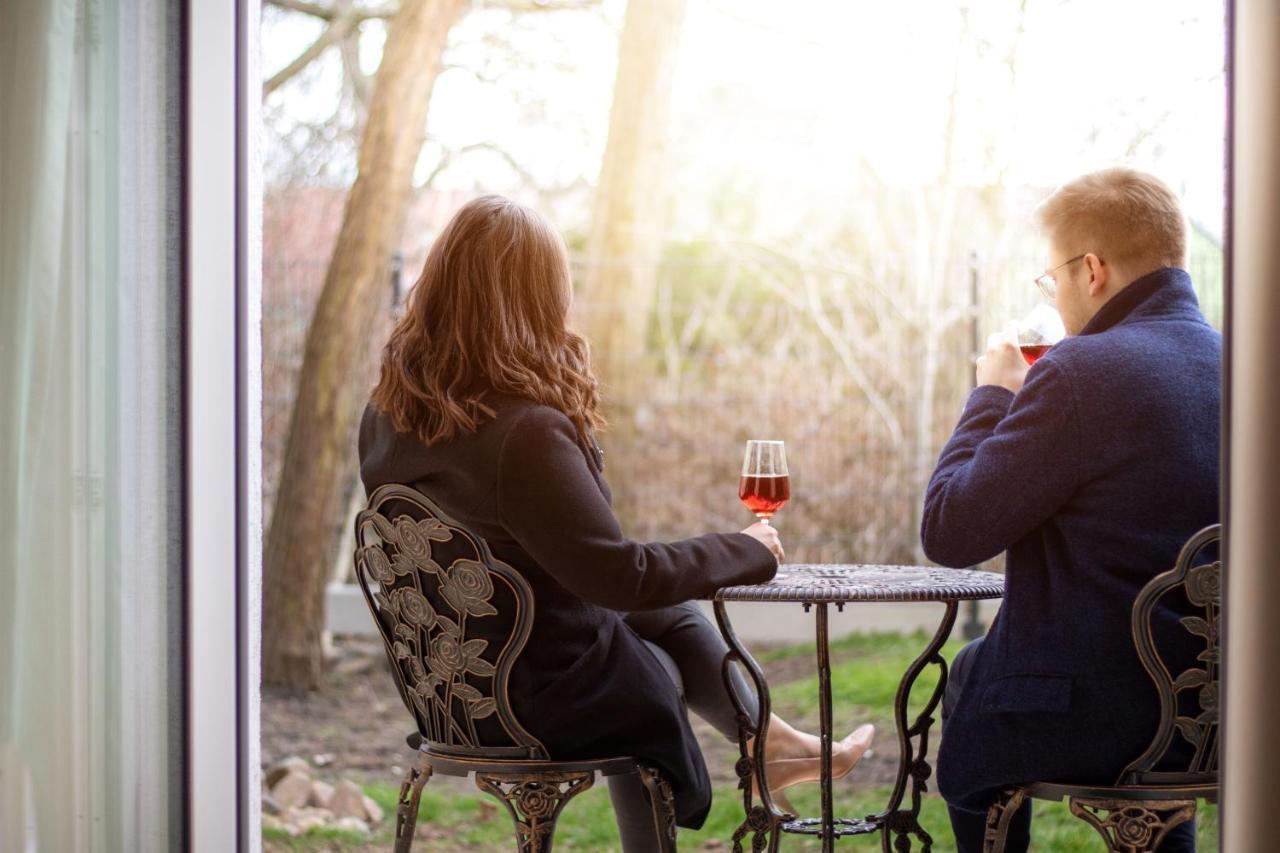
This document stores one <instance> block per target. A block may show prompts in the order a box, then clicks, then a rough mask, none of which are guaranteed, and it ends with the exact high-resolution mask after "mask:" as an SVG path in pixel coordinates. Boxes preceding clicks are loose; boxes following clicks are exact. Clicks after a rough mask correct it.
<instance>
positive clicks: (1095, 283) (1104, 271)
mask: <svg viewBox="0 0 1280 853" xmlns="http://www.w3.org/2000/svg"><path fill="white" fill-rule="evenodd" d="M1084 265H1085V268H1086V269H1088V270H1089V295H1090V296H1101V295H1102V294H1103V293H1106V291H1107V281H1108V280H1109V279H1110V278H1111V268H1110V267H1109V266H1108V265H1106V264H1104V263H1103V262H1102V258H1099V257H1098V256H1097V255H1095V254H1093V253H1092V252H1090V253H1089V254H1087V255H1085V256H1084Z"/></svg>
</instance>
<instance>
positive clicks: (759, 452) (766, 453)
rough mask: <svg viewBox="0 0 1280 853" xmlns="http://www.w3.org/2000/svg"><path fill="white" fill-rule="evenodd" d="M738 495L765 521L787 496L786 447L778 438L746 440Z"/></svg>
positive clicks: (788, 480)
mask: <svg viewBox="0 0 1280 853" xmlns="http://www.w3.org/2000/svg"><path fill="white" fill-rule="evenodd" d="M738 498H739V499H740V500H741V501H742V502H743V503H744V504H746V505H747V509H749V510H751V511H752V512H753V513H755V516H756V518H758V519H760V520H761V521H762V522H764V523H765V524H768V523H769V519H771V518H773V514H774V513H775V512H777V511H778V510H780V509H782V507H783V505H785V504H786V502H787V501H788V500H790V499H791V478H790V477H789V476H788V474H787V448H786V446H785V445H784V444H783V443H782V442H781V441H761V440H760V439H755V438H753V439H751V440H750V441H748V442H747V454H746V456H745V457H744V458H743V460H742V479H741V480H739V481H738Z"/></svg>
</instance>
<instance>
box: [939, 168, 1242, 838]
mask: <svg viewBox="0 0 1280 853" xmlns="http://www.w3.org/2000/svg"><path fill="white" fill-rule="evenodd" d="M1039 218H1040V223H1041V225H1042V226H1043V228H1044V231H1045V232H1046V236H1047V237H1048V241H1049V260H1048V263H1047V264H1046V266H1045V270H1044V273H1043V274H1042V275H1041V276H1039V277H1038V278H1037V279H1036V280H1035V281H1036V284H1037V285H1038V286H1039V287H1040V289H1041V290H1042V291H1043V292H1044V294H1045V295H1046V296H1047V297H1048V298H1049V299H1052V300H1053V301H1054V302H1055V303H1056V305H1057V308H1058V311H1059V313H1061V315H1062V320H1063V324H1064V325H1065V327H1066V330H1067V333H1068V337H1067V338H1066V339H1065V340H1063V341H1062V342H1061V343H1059V344H1058V345H1056V346H1054V347H1053V348H1051V349H1050V350H1049V351H1048V352H1047V353H1046V354H1045V355H1044V356H1043V357H1041V358H1040V359H1039V360H1038V361H1037V362H1036V363H1035V365H1034V366H1032V367H1030V368H1028V366H1027V364H1026V363H1025V362H1024V361H1023V359H1022V356H1021V354H1020V353H1019V351H1018V349H1017V347H1015V346H1014V345H1013V343H1012V342H1008V341H1005V342H1001V343H999V344H998V345H995V346H992V347H991V348H989V349H988V350H987V352H986V354H985V355H983V356H982V358H980V359H979V360H978V366H977V385H978V387H977V388H975V389H974V391H973V392H972V394H971V395H970V396H969V400H968V402H967V404H966V406H965V409H964V412H963V413H962V414H961V416H960V422H959V423H958V424H957V426H956V428H955V431H954V432H953V433H952V436H951V439H950V440H949V441H948V442H947V445H946V447H945V448H944V449H943V451H942V454H941V456H940V458H939V460H938V465H937V468H936V469H935V470H934V473H933V476H932V478H931V479H930V482H929V487H928V491H927V494H926V497H925V506H924V518H923V522H922V525H921V538H922V540H923V544H924V549H925V553H926V554H927V555H928V556H929V557H930V558H931V559H933V560H935V561H936V562H938V563H942V564H944V565H948V566H970V565H974V564H977V563H980V562H982V561H984V560H988V559H991V558H992V557H995V556H997V555H998V554H1000V553H1001V552H1004V553H1005V555H1006V561H1005V598H1004V601H1003V602H1002V604H1001V608H1000V611H999V613H998V614H997V616H996V618H995V620H994V621H993V622H992V625H991V628H990V630H989V631H988V632H987V635H986V636H985V637H984V638H981V639H978V640H975V641H973V642H972V643H970V644H969V645H967V646H965V648H964V649H962V650H961V651H960V653H959V654H958V655H957V656H956V659H955V661H954V662H953V665H952V668H951V678H950V680H949V682H948V685H947V691H946V694H945V696H944V700H943V735H942V743H941V746H940V747H939V754H938V788H939V790H940V791H941V793H942V795H943V797H944V798H945V799H946V800H947V803H948V806H949V807H950V811H951V822H952V827H953V828H954V830H955V833H956V840H957V845H958V848H959V850H960V851H961V853H967V851H979V850H981V849H982V842H983V834H984V818H985V814H986V811H987V808H988V806H989V805H990V804H991V803H992V802H993V801H994V799H995V798H996V796H997V795H998V794H999V792H1000V791H1001V790H1002V789H1003V788H1005V787H1007V786H1009V785H1013V784H1018V783H1024V782H1033V781H1048V782H1053V781H1057V782H1069V783H1079V784H1095V783H1096V784H1112V783H1114V782H1115V781H1116V779H1117V777H1118V776H1119V775H1120V772H1121V771H1122V770H1123V769H1124V767H1125V766H1126V765H1127V764H1128V763H1129V762H1130V761H1131V760H1132V759H1134V758H1136V757H1137V756H1138V755H1139V754H1141V753H1142V752H1143V750H1144V749H1146V747H1147V746H1148V745H1149V744H1150V743H1151V740H1152V737H1153V736H1154V733H1155V729H1156V721H1157V718H1158V704H1157V698H1156V692H1155V688H1154V686H1153V685H1152V683H1151V680H1150V678H1149V677H1148V676H1147V674H1146V672H1145V671H1144V670H1143V669H1142V667H1141V664H1140V662H1139V660H1138V656H1137V652H1136V651H1135V649H1134V645H1133V639H1132V635H1131V633H1130V614H1131V610H1132V607H1133V603H1134V600H1135V598H1136V596H1137V593H1138V591H1139V590H1140V589H1141V588H1142V586H1143V585H1144V584H1146V582H1147V581H1148V580H1150V579H1151V578H1152V577H1153V576H1155V575H1156V574H1158V573H1160V572H1163V571H1166V570H1168V569H1169V568H1171V567H1172V566H1173V564H1174V561H1175V559H1176V557H1177V554H1178V551H1179V549H1180V548H1181V546H1182V545H1183V544H1184V543H1185V542H1186V540H1187V539H1188V538H1190V537H1191V535H1192V534H1194V533H1195V532H1196V531H1198V530H1200V529H1201V528H1203V527H1205V526H1207V525H1209V524H1213V523H1215V522H1217V520H1218V455H1219V411H1220V404H1221V399H1220V396H1221V391H1220V385H1221V360H1222V338H1221V335H1220V334H1219V333H1218V332H1217V331H1215V330H1214V329H1213V328H1211V327H1210V326H1209V324H1208V323H1207V322H1205V319H1204V316H1203V315H1202V314H1201V313H1200V309H1199V306H1198V303H1197V302H1196V297H1195V293H1194V292H1193V291H1192V288H1191V278H1190V276H1189V275H1188V274H1187V273H1186V271H1185V267H1186V254H1187V226H1186V220H1185V217H1184V216H1183V214H1182V210H1181V206H1180V205H1179V203H1178V199H1177V197H1176V196H1175V195H1174V193H1173V192H1172V191H1171V190H1170V189H1169V188H1168V187H1167V186H1165V185H1164V184H1163V183H1161V182H1160V181H1159V180H1157V179H1156V178H1154V177H1151V176H1150V175H1146V174H1143V173H1141V172H1137V171H1134V170H1132V169H1108V170H1106V171H1102V172H1096V173H1094V174H1090V175H1085V176H1084V177H1081V178H1078V179H1076V180H1074V181H1072V182H1070V183H1068V184H1066V185H1064V186H1062V187H1061V188H1059V189H1058V190H1057V191H1056V192H1054V193H1053V194H1052V195H1051V196H1050V197H1049V198H1048V199H1047V200H1046V201H1045V202H1044V204H1043V205H1042V206H1041V208H1040V210H1039ZM1177 616H1178V614H1177V613H1174V612H1172V611H1167V612H1166V611H1158V612H1157V621H1158V622H1159V623H1160V624H1164V625H1170V624H1172V625H1175V626H1176V619H1177ZM1167 639H1168V641H1169V642H1172V643H1175V644H1177V643H1179V641H1181V644H1180V645H1175V646H1174V647H1168V646H1166V647H1165V649H1166V650H1167V651H1168V652H1169V654H1170V655H1172V658H1173V659H1171V660H1170V661H1169V663H1170V666H1171V669H1172V671H1174V672H1178V671H1181V669H1183V668H1186V667H1185V666H1179V664H1180V663H1185V664H1187V665H1190V664H1191V662H1192V661H1193V659H1194V656H1195V654H1196V652H1197V651H1199V649H1196V648H1190V647H1189V644H1187V643H1186V642H1185V641H1184V640H1183V638H1182V637H1180V636H1177V635H1176V634H1175V632H1172V631H1171V632H1169V633H1168V638H1167ZM1183 658H1185V661H1184V660H1183ZM1178 745H1179V746H1181V744H1178ZM1030 821H1031V812H1030V803H1029V802H1028V803H1027V804H1026V805H1025V806H1023V808H1022V809H1021V810H1020V812H1019V813H1018V815H1017V816H1016V818H1015V821H1014V824H1013V827H1012V830H1011V832H1010V834H1009V844H1008V847H1007V848H1006V849H1008V850H1010V851H1016V850H1025V849H1026V847H1027V845H1028V843H1029V838H1030ZM1194 830H1195V828H1194V824H1193V823H1185V824H1182V825H1181V826H1179V827H1176V828H1175V829H1173V830H1171V831H1170V833H1169V834H1168V835H1167V836H1166V840H1165V842H1164V843H1163V844H1162V845H1161V847H1160V848H1159V849H1160V850H1162V851H1173V850H1177V851H1183V850H1194V849H1195V831H1194Z"/></svg>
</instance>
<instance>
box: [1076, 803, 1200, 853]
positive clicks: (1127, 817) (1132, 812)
mask: <svg viewBox="0 0 1280 853" xmlns="http://www.w3.org/2000/svg"><path fill="white" fill-rule="evenodd" d="M1068 803H1069V805H1070V807H1071V813H1072V814H1073V815H1075V816H1076V817H1078V818H1080V819H1081V820H1083V821H1084V822H1085V823H1087V824H1089V825H1090V826H1092V827H1093V828H1094V829H1096V830H1097V831H1098V834H1099V835H1101V836H1102V840H1103V841H1105V842H1106V843H1107V850H1109V851H1111V853H1149V851H1151V850H1154V849H1156V848H1157V847H1159V846H1160V842H1161V841H1163V840H1164V837H1165V836H1166V835H1168V834H1169V830H1171V829H1173V828H1174V827H1175V826H1177V825H1178V824H1181V823H1185V822H1187V821H1188V820H1191V818H1193V817H1195V814H1196V801H1195V800H1101V799H1086V798H1084V797H1071V798H1070V800H1069V801H1068Z"/></svg>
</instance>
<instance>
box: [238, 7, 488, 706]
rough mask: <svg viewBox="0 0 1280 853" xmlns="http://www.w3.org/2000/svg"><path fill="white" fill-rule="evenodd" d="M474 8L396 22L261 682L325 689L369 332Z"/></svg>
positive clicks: (420, 13)
mask: <svg viewBox="0 0 1280 853" xmlns="http://www.w3.org/2000/svg"><path fill="white" fill-rule="evenodd" d="M468 5H469V0H402V2H401V4H400V8H399V10H398V11H397V12H396V14H395V16H394V17H393V18H392V19H391V21H390V23H389V26H388V30H387V42H386V47H385V49H384V51H383V56H382V63H381V65H380V66H379V68H378V73H377V77H376V79H375V82H374V91H373V97H372V101H371V103H370V104H369V117H368V121H367V122H366V124H365V129H364V135H363V137H362V140H361V143H360V156H359V163H358V174H357V177H356V181H355V184H354V186H352V188H351V193H350V195H349V196H348V197H347V204H346V209H345V211H344V213H343V220H342V228H341V230H340V231H339V234H338V241H337V245H336V246H335V248H334V251H333V257H332V259H331V260H330V262H329V269H328V272H327V273H326V274H325V282H324V290H323V291H322V292H321V295H320V300H319V302H318V304H317V305H316V311H315V316H314V317H313V318H312V321H311V326H310V328H309V329H308V332H307V344H306V351H305V355H304V356H303V362H302V371H301V374H300V375H299V378H298V395H297V399H296V402H295V403H294V408H293V416H292V418H291V420H290V426H289V440H288V443H287V445H286V450H285V457H284V466H283V469H282V471H281V475H280V487H279V491H278V492H277V496H276V501H275V507H274V510H273V512H272V515H271V524H270V526H269V528H268V532H267V540H266V553H265V561H264V562H265V565H264V573H263V574H264V591H263V624H264V625H267V626H268V630H266V631H264V632H263V654H262V675H263V681H264V682H265V683H267V684H274V685H282V686H288V687H302V688H315V687H317V686H319V684H320V681H321V677H322V674H323V670H322V664H323V661H322V655H321V634H322V632H323V630H324V618H325V611H324V595H325V585H326V581H327V580H328V570H329V565H330V554H331V549H332V547H333V544H334V538H335V537H334V527H335V522H336V521H337V520H338V519H339V518H340V517H341V514H342V513H343V511H344V510H345V506H344V503H343V497H344V495H343V489H344V486H345V485H346V483H345V479H346V477H345V474H346V473H347V472H349V471H350V466H349V464H348V463H349V461H350V457H351V456H352V455H353V454H354V452H355V450H354V447H353V441H352V438H353V435H354V433H355V426H356V423H357V421H358V418H359V414H360V411H361V409H362V405H363V403H364V395H365V393H366V391H367V390H368V389H367V388H366V387H364V382H365V377H366V375H367V372H366V367H367V359H368V356H369V353H370V346H369V341H370V337H371V334H370V332H371V330H372V329H374V328H377V322H376V321H377V319H378V314H379V312H384V311H386V305H387V281H386V279H387V274H388V269H389V263H390V258H391V253H392V251H393V248H394V246H395V244H396V241H397V240H398V239H399V238H400V232H401V230H402V228H403V226H404V219H405V213H406V209H407V206H408V201H409V196H410V192H411V190H412V186H413V180H412V179H413V168H414V165H415V163H416V162H417V159H418V152H419V151H420V149H421V148H422V142H423V137H424V135H425V127H426V116H427V105H428V103H429V102H430V100H431V88H432V85H433V84H434V82H435V78H436V74H437V72H438V70H439V68H440V58H441V54H442V53H443V52H444V47H445V42H446V39H447V37H448V34H449V30H450V28H451V27H452V25H453V23H454V22H455V21H456V20H457V19H458V17H459V15H460V14H461V13H462V11H463V10H464V9H465V8H466V7H467V6H468Z"/></svg>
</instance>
